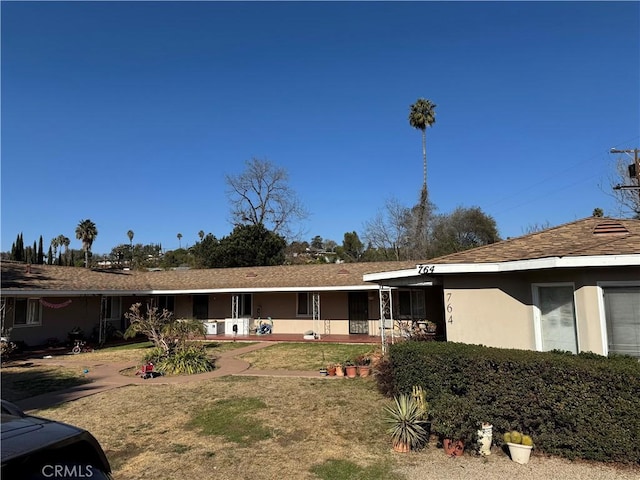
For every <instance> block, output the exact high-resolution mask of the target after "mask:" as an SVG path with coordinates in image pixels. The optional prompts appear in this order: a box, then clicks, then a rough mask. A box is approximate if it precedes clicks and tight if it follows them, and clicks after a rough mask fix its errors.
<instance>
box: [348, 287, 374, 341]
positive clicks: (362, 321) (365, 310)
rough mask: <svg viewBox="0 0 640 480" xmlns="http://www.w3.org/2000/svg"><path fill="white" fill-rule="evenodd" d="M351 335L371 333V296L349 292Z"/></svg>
mask: <svg viewBox="0 0 640 480" xmlns="http://www.w3.org/2000/svg"><path fill="white" fill-rule="evenodd" d="M349 333H359V334H365V335H366V334H368V333H369V294H368V293H367V292H349Z"/></svg>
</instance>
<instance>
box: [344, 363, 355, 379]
mask: <svg viewBox="0 0 640 480" xmlns="http://www.w3.org/2000/svg"><path fill="white" fill-rule="evenodd" d="M344 370H345V373H346V375H347V378H356V377H357V376H358V369H357V368H356V364H355V363H354V362H353V360H345V362H344Z"/></svg>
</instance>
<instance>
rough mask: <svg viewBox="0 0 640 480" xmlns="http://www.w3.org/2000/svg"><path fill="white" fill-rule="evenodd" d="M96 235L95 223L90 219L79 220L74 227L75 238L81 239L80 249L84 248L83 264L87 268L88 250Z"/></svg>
mask: <svg viewBox="0 0 640 480" xmlns="http://www.w3.org/2000/svg"><path fill="white" fill-rule="evenodd" d="M97 236H98V229H97V228H96V224H95V223H93V222H92V221H91V220H89V219H87V220H80V223H78V226H77V227H76V238H77V239H78V240H80V241H82V249H83V250H84V266H85V267H86V268H89V252H90V251H91V246H92V245H93V241H94V240H95V239H96V237H97Z"/></svg>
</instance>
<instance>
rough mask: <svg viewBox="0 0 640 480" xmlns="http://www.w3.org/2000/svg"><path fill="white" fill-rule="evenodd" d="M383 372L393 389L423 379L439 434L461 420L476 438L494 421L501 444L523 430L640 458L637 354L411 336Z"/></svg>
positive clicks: (565, 446)
mask: <svg viewBox="0 0 640 480" xmlns="http://www.w3.org/2000/svg"><path fill="white" fill-rule="evenodd" d="M377 377H378V385H379V388H380V390H381V391H382V392H383V393H385V394H387V395H396V394H399V393H408V392H410V391H411V388H412V386H413V385H419V386H422V387H423V388H424V389H425V390H426V391H427V394H428V401H429V402H430V404H431V413H432V418H433V427H432V428H433V431H434V433H445V431H446V430H447V428H449V429H451V425H447V422H449V423H451V422H454V423H455V422H457V423H458V425H457V428H458V429H459V430H460V432H461V436H462V437H464V438H465V439H467V440H471V439H472V435H473V433H474V431H475V429H476V426H477V425H478V424H479V423H480V422H483V421H487V422H490V423H492V424H493V426H494V441H496V440H497V443H498V444H500V443H501V433H503V432H506V431H509V430H514V429H516V430H521V431H523V432H525V433H528V434H530V435H531V436H532V437H533V439H534V442H535V445H536V449H537V450H538V451H541V452H544V453H547V454H554V455H559V456H563V457H566V458H571V459H573V458H583V459H588V460H597V461H605V462H624V463H640V363H639V362H638V361H637V360H636V359H633V358H631V357H614V358H606V357H602V356H599V355H595V354H591V353H586V354H579V355H573V354H570V353H560V352H532V351H525V350H511V349H498V348H487V347H482V346H476V345H465V344H459V343H444V342H413V341H408V342H403V343H398V344H395V345H392V346H391V347H390V348H389V355H388V356H387V357H386V359H385V360H384V361H383V363H382V365H381V366H380V370H379V373H378V376H377ZM439 418H440V419H439ZM444 419H446V421H445V420H444Z"/></svg>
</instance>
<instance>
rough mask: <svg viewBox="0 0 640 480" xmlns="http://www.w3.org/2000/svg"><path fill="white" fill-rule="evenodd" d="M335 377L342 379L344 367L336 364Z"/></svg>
mask: <svg viewBox="0 0 640 480" xmlns="http://www.w3.org/2000/svg"><path fill="white" fill-rule="evenodd" d="M336 377H344V366H343V365H342V364H341V363H336Z"/></svg>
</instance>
